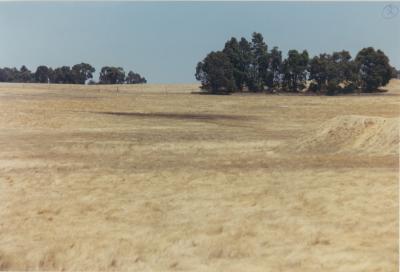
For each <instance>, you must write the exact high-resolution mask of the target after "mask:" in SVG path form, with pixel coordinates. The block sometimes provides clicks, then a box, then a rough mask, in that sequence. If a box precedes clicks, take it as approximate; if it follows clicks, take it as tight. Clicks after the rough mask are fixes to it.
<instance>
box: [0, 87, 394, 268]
mask: <svg viewBox="0 0 400 272" xmlns="http://www.w3.org/2000/svg"><path fill="white" fill-rule="evenodd" d="M388 89H389V93H387V94H385V95H370V96H342V97H312V96H279V95H275V96H273V95H232V96H208V95H198V94H190V93H191V92H193V91H196V90H197V85H147V86H143V85H141V86H123V87H122V86H119V88H118V93H117V92H116V86H100V87H98V86H87V87H79V86H66V85H62V86H55V85H29V84H28V85H26V84H25V85H7V84H3V85H0V108H1V111H0V127H1V130H0V173H1V174H0V201H1V206H0V218H1V220H0V268H1V270H81V271H82V270H91V271H93V270H120V271H121V270H129V271H345V272H352V271H357V272H359V271H385V272H390V271H398V269H399V262H398V250H399V243H398V234H399V233H398V221H399V206H398V192H399V185H398V178H399V172H398V165H399V161H398V148H396V147H398V142H399V138H398V119H396V118H398V117H399V109H400V108H399V106H400V95H399V94H400V83H399V81H392V82H391V83H390V84H389V86H388ZM371 120H372V121H371ZM374 129H376V131H377V133H374ZM343 135H345V136H343ZM376 135H378V136H379V137H377V136H376ZM381 137H382V138H381ZM382 139H383V140H382ZM303 143H304V144H303ZM381 145H382V149H380V146H381Z"/></svg>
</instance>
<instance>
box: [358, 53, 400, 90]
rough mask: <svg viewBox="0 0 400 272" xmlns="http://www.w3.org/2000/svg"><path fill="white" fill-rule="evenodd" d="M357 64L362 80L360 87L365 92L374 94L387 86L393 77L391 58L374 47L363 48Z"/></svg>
mask: <svg viewBox="0 0 400 272" xmlns="http://www.w3.org/2000/svg"><path fill="white" fill-rule="evenodd" d="M355 62H356V64H357V69H358V73H359V79H360V87H361V88H362V90H363V91H364V92H373V91H375V90H377V89H378V87H380V86H384V85H386V84H387V83H388V82H389V80H390V78H391V77H392V76H393V72H392V71H393V70H392V69H393V68H392V67H391V66H390V64H389V58H388V57H387V56H386V55H385V53H383V52H382V51H381V50H375V49H374V48H373V47H368V48H363V49H361V51H360V52H358V54H357V56H356V58H355Z"/></svg>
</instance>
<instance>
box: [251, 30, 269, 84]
mask: <svg viewBox="0 0 400 272" xmlns="http://www.w3.org/2000/svg"><path fill="white" fill-rule="evenodd" d="M250 48H251V53H252V57H251V65H250V70H249V81H248V83H249V86H248V87H249V89H250V90H252V91H262V90H263V89H264V85H266V83H267V82H268V78H267V77H268V74H267V73H268V46H267V44H266V43H265V42H264V38H263V36H262V35H261V33H257V32H254V33H253V35H252V39H251V44H250Z"/></svg>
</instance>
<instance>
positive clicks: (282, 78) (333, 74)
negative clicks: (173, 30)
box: [195, 32, 399, 95]
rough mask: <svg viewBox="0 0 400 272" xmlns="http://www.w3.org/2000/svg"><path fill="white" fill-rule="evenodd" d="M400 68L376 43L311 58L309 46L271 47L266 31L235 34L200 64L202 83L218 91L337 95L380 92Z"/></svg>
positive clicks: (208, 88) (197, 67)
mask: <svg viewBox="0 0 400 272" xmlns="http://www.w3.org/2000/svg"><path fill="white" fill-rule="evenodd" d="M398 73H399V72H398V71H396V69H395V68H394V67H392V66H391V65H390V64H389V58H388V57H387V56H386V55H385V54H384V53H383V52H382V51H381V50H375V49H374V48H372V47H368V48H363V49H361V50H360V51H359V52H358V54H357V55H356V57H355V58H354V59H353V58H352V57H351V55H350V53H349V52H348V51H345V50H343V51H340V52H333V53H332V54H326V53H324V54H320V55H318V56H315V57H313V58H310V56H309V54H308V52H307V50H303V51H302V52H299V51H297V50H289V52H288V54H287V57H286V58H283V57H282V51H280V50H279V48H278V47H273V48H272V49H271V50H268V45H267V44H266V43H265V41H264V38H263V36H262V34H260V33H256V32H254V33H253V34H252V39H251V41H247V40H246V39H245V38H241V39H240V40H237V39H236V38H235V37H233V38H231V39H230V40H228V41H227V42H226V43H225V46H224V48H223V49H222V50H221V51H212V52H210V53H209V54H208V55H207V56H206V57H205V58H204V60H203V61H201V62H199V63H198V64H197V66H196V74H195V77H196V79H197V80H199V81H200V82H201V84H202V89H204V90H208V91H210V92H212V93H232V92H235V91H243V90H249V91H252V92H261V91H271V92H280V91H282V92H283V91H285V92H301V91H308V92H312V93H317V94H327V95H335V94H340V93H352V92H374V91H376V90H377V89H378V87H380V86H384V85H386V84H387V83H388V82H389V80H390V79H391V78H393V77H397V76H398Z"/></svg>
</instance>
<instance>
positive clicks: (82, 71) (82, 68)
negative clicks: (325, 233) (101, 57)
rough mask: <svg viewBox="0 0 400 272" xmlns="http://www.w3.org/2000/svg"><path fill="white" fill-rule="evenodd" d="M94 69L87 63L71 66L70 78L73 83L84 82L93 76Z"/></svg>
mask: <svg viewBox="0 0 400 272" xmlns="http://www.w3.org/2000/svg"><path fill="white" fill-rule="evenodd" d="M95 71H96V69H95V68H94V67H93V66H91V65H90V64H88V63H83V62H82V63H80V64H75V65H74V66H72V70H71V72H72V78H73V83H75V84H85V82H86V81H87V80H89V79H92V78H93V73H94V72H95Z"/></svg>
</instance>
